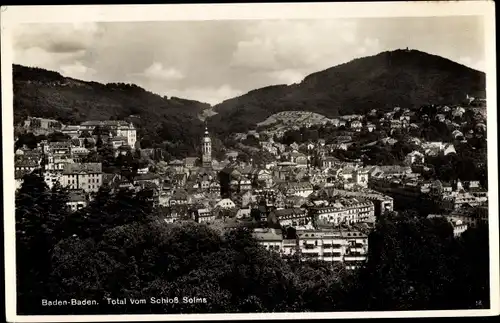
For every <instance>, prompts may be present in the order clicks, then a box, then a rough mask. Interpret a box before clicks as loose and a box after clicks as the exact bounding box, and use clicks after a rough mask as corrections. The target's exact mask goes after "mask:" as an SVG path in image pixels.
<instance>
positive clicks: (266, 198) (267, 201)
mask: <svg viewBox="0 0 500 323" xmlns="http://www.w3.org/2000/svg"><path fill="white" fill-rule="evenodd" d="M253 194H254V197H255V201H256V202H257V203H258V204H263V205H265V206H266V207H275V208H282V207H284V205H285V200H284V196H283V193H281V192H280V191H278V190H275V189H261V190H255V191H254V192H253Z"/></svg>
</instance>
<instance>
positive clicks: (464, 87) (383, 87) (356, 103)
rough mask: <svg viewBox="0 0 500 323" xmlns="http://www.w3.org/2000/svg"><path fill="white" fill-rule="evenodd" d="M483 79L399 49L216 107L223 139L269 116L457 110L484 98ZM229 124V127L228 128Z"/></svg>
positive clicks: (442, 60) (216, 120) (451, 63)
mask: <svg viewBox="0 0 500 323" xmlns="http://www.w3.org/2000/svg"><path fill="white" fill-rule="evenodd" d="M485 87H486V80H485V73H483V72H480V71H477V70H474V69H472V68H469V67H467V66H465V65H462V64H459V63H456V62H454V61H452V60H449V59H447V58H443V57H440V56H438V55H432V54H428V53H425V52H422V51H418V50H404V49H398V50H394V51H386V52H381V53H379V54H377V55H373V56H368V57H362V58H356V59H354V60H351V61H350V62H346V63H343V64H340V65H337V66H333V67H330V68H327V69H325V70H322V71H318V72H315V73H312V74H309V75H307V76H306V77H305V78H304V79H303V80H302V81H301V82H300V83H296V84H292V85H275V86H266V87H264V88H262V89H254V90H252V91H249V92H248V93H246V94H244V95H241V96H238V97H235V98H231V99H228V100H225V101H224V102H222V103H220V104H217V105H215V106H214V108H213V110H214V111H216V112H217V113H218V114H217V115H214V116H212V117H210V118H209V119H208V121H209V124H211V125H212V127H214V129H217V130H218V131H219V132H220V133H228V132H244V131H245V130H246V129H251V128H254V127H255V125H256V124H257V123H258V122H262V121H263V120H265V119H266V118H268V117H269V116H271V115H273V114H275V113H278V112H281V111H286V110H304V111H310V112H316V113H319V114H323V115H325V116H326V117H330V118H331V117H337V116H339V115H342V114H352V113H362V114H363V113H367V112H368V111H369V110H371V109H378V110H389V109H392V108H393V107H394V106H402V107H405V108H406V107H407V108H410V109H415V108H418V107H420V106H421V105H424V104H455V103H458V102H460V101H463V99H464V98H465V96H466V94H469V95H472V96H479V97H484V96H485ZM229 121H231V123H230V122H229Z"/></svg>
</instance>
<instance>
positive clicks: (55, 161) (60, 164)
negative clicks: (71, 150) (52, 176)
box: [45, 154, 75, 172]
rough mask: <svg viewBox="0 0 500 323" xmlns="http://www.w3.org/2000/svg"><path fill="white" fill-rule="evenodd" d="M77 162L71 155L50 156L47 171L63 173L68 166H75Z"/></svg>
mask: <svg viewBox="0 0 500 323" xmlns="http://www.w3.org/2000/svg"><path fill="white" fill-rule="evenodd" d="M74 163H75V161H74V159H73V158H71V156H70V155H69V154H49V155H48V156H47V165H45V169H46V170H49V171H57V172H61V171H63V170H64V167H65V166H66V165H67V164H74Z"/></svg>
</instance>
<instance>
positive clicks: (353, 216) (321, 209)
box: [311, 197, 375, 225]
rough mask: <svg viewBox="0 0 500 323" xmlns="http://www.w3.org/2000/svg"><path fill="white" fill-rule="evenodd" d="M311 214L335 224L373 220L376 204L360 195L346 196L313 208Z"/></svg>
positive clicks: (319, 219) (320, 219) (325, 221)
mask: <svg viewBox="0 0 500 323" xmlns="http://www.w3.org/2000/svg"><path fill="white" fill-rule="evenodd" d="M311 215H312V216H314V217H316V219H317V220H318V221H320V222H323V223H331V224H334V225H339V224H341V223H349V224H352V223H357V222H365V221H372V220H373V219H374V217H375V205H374V204H373V202H371V201H369V200H365V199H362V198H360V197H357V198H356V197H351V198H347V197H346V198H340V199H338V200H337V201H335V202H333V203H330V204H329V205H327V206H316V207H313V208H311Z"/></svg>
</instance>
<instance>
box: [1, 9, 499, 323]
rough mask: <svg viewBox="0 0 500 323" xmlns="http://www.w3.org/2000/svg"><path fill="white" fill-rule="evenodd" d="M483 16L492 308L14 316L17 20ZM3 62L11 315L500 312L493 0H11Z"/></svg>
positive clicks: (75, 318) (70, 318) (79, 318)
mask: <svg viewBox="0 0 500 323" xmlns="http://www.w3.org/2000/svg"><path fill="white" fill-rule="evenodd" d="M463 15H471V16H472V15H478V16H483V17H484V21H485V31H486V32H485V37H486V42H485V43H486V47H487V48H486V56H487V57H486V59H487V70H486V81H487V87H486V91H487V100H488V106H490V107H493V108H490V110H488V112H487V119H488V122H487V125H488V126H487V134H488V185H489V195H490V198H489V214H490V217H489V228H490V269H491V270H490V277H491V279H490V303H491V308H490V309H489V310H453V311H448V310H447V311H399V312H396V311H392V312H389V311H388V312H325V313H258V314H158V315H126V316H125V315H63V316H60V315H59V316H36V315H33V316H18V315H17V314H16V274H15V221H14V199H15V189H14V187H15V185H14V158H13V157H14V150H13V145H12V143H13V140H14V138H13V113H12V112H13V111H12V108H13V95H12V93H13V85H12V62H13V59H12V48H11V39H10V37H11V34H10V31H11V27H12V26H14V25H16V24H22V23H35V22H36V23H55V22H58V23H63V22H90V21H92V22H96V21H99V22H112V21H116V22H118V21H127V22H130V21H162V20H163V21H164V20H178V21H180V20H218V19H226V20H228V19H238V20H243V19H253V20H257V19H259V20H261V19H262V20H263V19H325V18H349V17H366V18H369V17H371V18H375V17H426V16H440V17H444V16H463ZM1 30H2V34H1V54H2V58H1V62H2V64H1V69H2V94H3V95H2V122H3V125H2V129H3V133H2V140H3V173H4V179H3V181H4V196H3V199H4V215H7V216H4V251H5V300H6V314H7V321H10V322H46V321H51V322H83V321H89V322H92V321H109V322H112V321H130V320H132V321H165V320H168V321H170V320H180V321H183V320H238V319H252V320H262V319H304V318H308V319H311V318H318V319H319V318H381V317H387V318H389V317H442V316H491V315H498V314H499V304H500V299H499V285H500V283H499V279H500V275H499V261H498V260H499V249H498V245H499V243H498V241H499V240H498V239H499V233H498V225H499V223H498V199H497V198H498V169H497V163H498V160H497V154H496V152H497V123H496V120H497V111H496V106H497V100H496V61H495V59H496V48H495V45H496V44H495V16H494V2H493V1H457V2H448V1H439V2H428V1H427V2H379V3H374V2H368V3H293V4H291V3H281V4H215V5H198V4H196V5H194V4H191V5H126V6H121V5H120V6H118V5H117V6H110V5H107V6H43V8H42V7H37V6H11V7H2V8H1Z"/></svg>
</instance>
